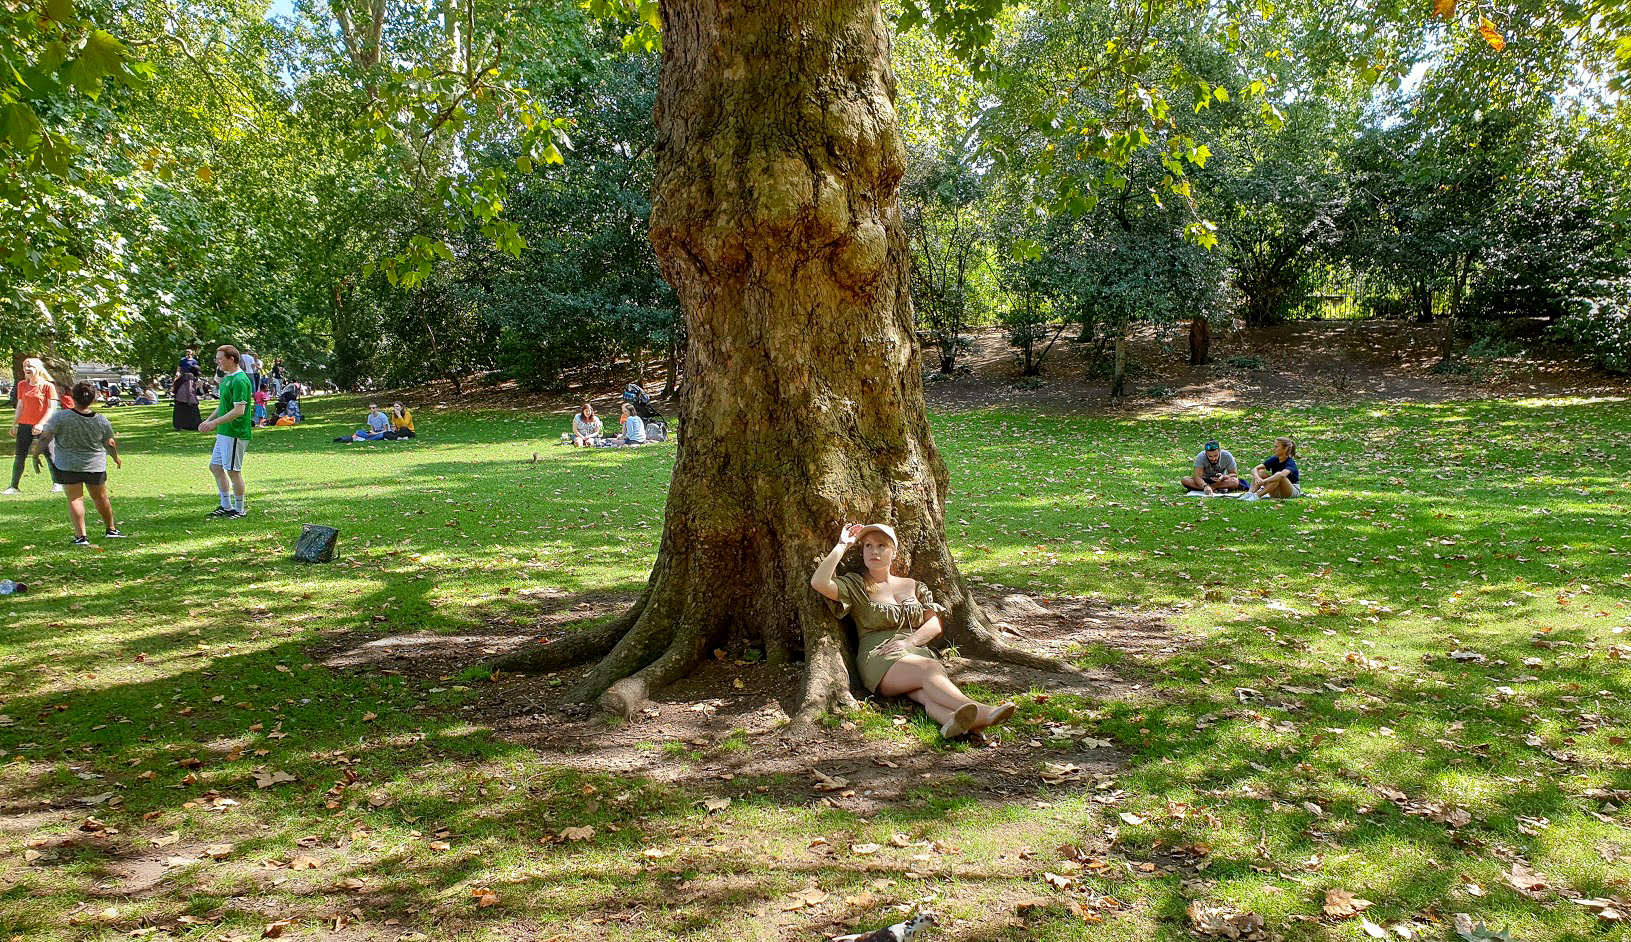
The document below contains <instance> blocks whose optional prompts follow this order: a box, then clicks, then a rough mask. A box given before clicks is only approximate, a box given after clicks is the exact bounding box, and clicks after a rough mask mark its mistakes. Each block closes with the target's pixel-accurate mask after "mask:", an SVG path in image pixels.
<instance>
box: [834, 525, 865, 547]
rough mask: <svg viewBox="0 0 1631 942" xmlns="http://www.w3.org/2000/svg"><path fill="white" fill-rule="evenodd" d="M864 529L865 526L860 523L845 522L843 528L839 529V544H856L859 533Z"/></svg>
mask: <svg viewBox="0 0 1631 942" xmlns="http://www.w3.org/2000/svg"><path fill="white" fill-rule="evenodd" d="M862 529H863V527H862V525H861V524H859V523H846V524H844V526H843V528H842V529H840V530H839V531H838V545H839V546H852V545H854V543H855V538H856V536H857V535H859V534H860V532H861V530H862Z"/></svg>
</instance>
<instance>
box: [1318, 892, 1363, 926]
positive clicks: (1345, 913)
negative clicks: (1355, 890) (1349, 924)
mask: <svg viewBox="0 0 1631 942" xmlns="http://www.w3.org/2000/svg"><path fill="white" fill-rule="evenodd" d="M1370 907H1371V901H1370V900H1368V899H1359V898H1357V897H1355V896H1354V895H1353V894H1352V893H1349V892H1348V891H1347V890H1326V891H1325V907H1324V908H1325V915H1326V916H1328V917H1330V918H1331V919H1351V918H1353V917H1354V916H1357V915H1359V914H1360V913H1362V912H1364V911H1365V910H1367V909H1369V908H1370Z"/></svg>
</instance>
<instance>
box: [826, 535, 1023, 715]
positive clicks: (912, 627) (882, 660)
mask: <svg viewBox="0 0 1631 942" xmlns="http://www.w3.org/2000/svg"><path fill="white" fill-rule="evenodd" d="M857 544H859V545H860V547H861V562H862V563H863V564H864V565H865V567H866V571H865V572H848V573H844V574H843V575H835V573H836V572H837V570H838V564H839V563H840V562H841V561H842V560H843V558H844V555H845V554H846V553H848V552H849V549H850V547H852V546H855V545H857ZM898 545H899V541H898V540H897V538H896V537H895V530H894V528H893V527H891V526H889V525H888V524H886V523H868V524H858V523H857V524H845V525H844V526H843V528H842V529H841V530H839V532H838V543H837V545H835V546H834V547H833V548H832V551H831V552H829V553H828V554H827V556H826V558H825V559H823V560H822V561H821V564H820V565H819V566H817V567H816V571H815V575H813V576H811V577H810V586H811V588H813V589H815V590H816V591H817V592H819V593H821V595H822V596H824V597H825V598H826V599H827V603H828V605H829V606H830V607H831V608H832V611H833V614H834V615H836V616H838V617H839V618H843V617H844V616H845V615H849V616H851V617H852V618H853V619H854V620H855V630H856V632H857V634H858V635H859V636H860V638H859V642H858V643H857V645H856V652H855V664H856V667H857V668H858V669H859V670H860V672H861V682H862V683H864V684H866V687H867V689H868V690H871V691H874V692H876V693H881V694H883V695H884V696H888V697H896V696H906V697H910V698H911V699H913V700H916V701H917V702H918V703H921V704H923V709H924V711H925V712H927V713H928V714H929V716H930V718H931V719H933V720H934V721H935V722H936V723H939V724H940V734H941V735H942V736H945V737H946V738H948V739H951V738H954V737H957V736H962V735H964V734H965V733H971V732H978V731H979V730H982V729H985V728H986V727H988V726H993V725H995V724H997V723H1001V722H1002V721H1004V720H1006V719H1008V717H1010V716H1012V715H1013V712H1014V705H1013V704H1012V703H1000V704H998V705H996V706H987V705H986V704H983V703H977V702H976V701H974V700H973V699H972V698H970V697H969V696H968V695H967V694H965V693H963V692H962V691H961V690H959V689H957V685H956V684H954V683H952V680H951V678H950V677H948V676H946V668H945V667H944V666H943V665H942V664H941V663H940V659H939V658H938V657H937V656H936V655H935V653H934V651H933V650H931V649H929V648H927V647H924V645H926V644H928V643H929V642H930V641H933V640H934V639H935V638H938V637H940V633H941V631H942V630H943V628H942V626H941V619H942V618H944V617H945V616H946V615H947V614H948V613H947V610H946V608H945V606H943V605H940V604H938V603H936V602H935V600H934V595H933V593H931V592H930V591H929V588H928V587H927V586H925V585H923V584H922V583H921V582H918V581H916V580H915V579H908V578H906V577H904V576H897V575H895V574H894V573H892V572H891V571H890V570H891V568H892V567H893V566H894V563H895V555H896V547H897V546H898Z"/></svg>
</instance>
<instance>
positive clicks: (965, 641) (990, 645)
mask: <svg viewBox="0 0 1631 942" xmlns="http://www.w3.org/2000/svg"><path fill="white" fill-rule="evenodd" d="M946 637H947V638H948V639H949V640H950V641H951V642H952V643H953V644H956V645H957V651H958V653H959V654H962V655H965V656H967V657H972V658H978V659H980V660H982V661H993V662H996V663H998V664H1012V665H1014V666H1016V667H1027V668H1030V669H1031V670H1039V671H1048V672H1050V673H1055V674H1080V673H1081V670H1079V669H1078V668H1076V667H1075V666H1073V665H1071V664H1069V663H1067V662H1065V661H1062V660H1060V659H1059V658H1056V657H1050V656H1048V655H1046V654H1037V653H1036V652H1035V651H1027V650H1025V649H1024V648H1016V647H1014V646H1013V645H1011V644H1009V643H1007V642H1006V641H1003V640H1002V639H1001V638H998V637H997V633H996V632H995V631H992V630H991V629H990V628H989V627H988V626H987V625H986V624H985V623H984V620H983V619H982V618H981V617H980V616H979V614H978V612H977V610H976V606H975V603H974V600H973V599H969V600H967V601H966V602H965V603H964V604H962V605H960V606H958V607H956V608H954V609H953V610H952V613H951V625H950V626H949V627H948V629H947V632H946Z"/></svg>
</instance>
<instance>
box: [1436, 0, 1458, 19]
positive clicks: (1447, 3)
mask: <svg viewBox="0 0 1631 942" xmlns="http://www.w3.org/2000/svg"><path fill="white" fill-rule="evenodd" d="M1433 12H1434V13H1436V14H1438V16H1439V17H1440V18H1441V19H1446V20H1447V19H1449V18H1450V17H1452V16H1455V0H1433Z"/></svg>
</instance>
